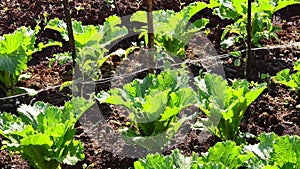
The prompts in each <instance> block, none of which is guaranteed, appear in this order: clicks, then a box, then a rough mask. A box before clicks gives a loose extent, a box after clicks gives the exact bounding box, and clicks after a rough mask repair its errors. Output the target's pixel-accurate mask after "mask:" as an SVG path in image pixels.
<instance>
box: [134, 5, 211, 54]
mask: <svg viewBox="0 0 300 169" xmlns="http://www.w3.org/2000/svg"><path fill="white" fill-rule="evenodd" d="M206 7H207V4H206V3H204V2H194V3H191V4H190V5H188V6H187V7H184V8H183V9H182V10H181V11H179V12H175V11H172V10H158V11H153V27H154V38H155V39H154V41H155V44H156V45H158V46H159V47H162V48H163V49H164V50H166V51H168V52H171V53H173V54H174V55H176V56H179V57H184V56H185V46H186V44H187V43H188V42H189V40H190V39H191V38H192V37H193V36H194V35H195V34H196V33H197V32H199V31H200V30H202V29H204V28H205V27H206V25H207V23H208V22H209V20H208V19H206V18H202V19H199V20H196V21H195V22H193V23H190V20H191V18H192V17H193V16H194V15H195V14H196V13H198V12H199V11H201V10H203V9H204V8H206ZM130 21H131V22H141V23H145V24H147V13H146V12H145V11H138V12H136V13H134V14H133V15H132V17H131V19H130ZM138 32H139V33H140V37H145V40H146V44H147V43H148V32H147V26H144V27H142V28H140V29H138Z"/></svg>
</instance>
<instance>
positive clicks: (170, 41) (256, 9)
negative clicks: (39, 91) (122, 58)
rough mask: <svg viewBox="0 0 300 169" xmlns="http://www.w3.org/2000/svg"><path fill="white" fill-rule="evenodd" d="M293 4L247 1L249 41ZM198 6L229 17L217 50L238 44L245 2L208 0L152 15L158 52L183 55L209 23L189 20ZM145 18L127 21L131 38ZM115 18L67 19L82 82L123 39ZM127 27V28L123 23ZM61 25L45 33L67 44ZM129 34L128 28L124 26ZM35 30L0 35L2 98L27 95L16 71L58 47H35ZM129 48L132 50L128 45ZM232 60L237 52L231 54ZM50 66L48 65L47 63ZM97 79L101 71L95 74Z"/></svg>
mask: <svg viewBox="0 0 300 169" xmlns="http://www.w3.org/2000/svg"><path fill="white" fill-rule="evenodd" d="M296 3H299V1H297V0H296V1H295V0H293V1H290V0H289V1H288V0H280V1H278V0H272V1H266V0H255V1H254V2H253V3H252V9H253V11H252V16H251V19H252V32H251V33H252V43H253V44H254V45H255V46H260V44H259V42H260V40H262V39H264V38H267V39H270V38H271V37H277V35H276V32H277V31H278V30H279V28H277V27H273V26H272V23H271V18H272V15H273V13H274V12H276V11H278V10H280V9H282V8H284V7H286V6H288V5H292V4H296ZM204 8H211V9H213V14H215V15H218V16H219V17H220V18H221V19H230V20H233V21H234V23H233V24H230V25H228V26H227V27H226V29H225V30H224V32H223V34H222V37H221V46H222V47H224V48H227V47H230V46H232V45H234V44H236V43H241V42H244V39H246V36H247V31H246V24H247V1H246V0H243V1H237V0H233V1H231V0H225V1H219V0H211V1H210V3H209V4H206V3H204V2H195V3H192V4H190V5H189V6H186V7H184V8H183V9H182V10H181V11H179V12H174V11H172V10H158V11H154V12H153V19H154V21H153V26H154V29H155V34H154V35H155V39H154V41H155V45H156V48H162V49H164V50H166V51H168V52H171V53H172V54H174V55H175V56H178V57H184V56H185V46H186V44H187V43H188V42H189V40H190V38H192V37H193V36H194V35H195V33H197V32H199V31H200V30H203V29H205V28H206V25H207V24H208V23H209V19H206V18H202V19H199V20H196V21H193V22H192V24H191V19H192V17H193V16H194V15H195V14H196V13H198V12H199V11H201V10H203V9H204ZM146 21H147V16H146V12H144V11H137V12H136V13H134V14H133V15H132V16H131V19H130V22H132V23H134V22H140V23H144V26H139V27H135V28H134V29H133V30H135V33H136V34H139V35H140V38H143V39H144V40H145V44H147V43H148V34H147V33H148V32H147V26H146V24H147V23H146ZM120 24H121V18H119V17H117V16H111V17H109V18H107V19H106V21H105V23H104V24H102V25H97V26H94V25H82V23H81V22H78V21H73V23H72V25H73V30H74V39H75V44H76V49H77V53H78V54H77V57H76V63H77V64H78V66H79V69H80V70H81V72H82V74H83V75H82V77H84V76H87V77H88V79H94V80H95V79H98V78H99V68H100V67H101V66H102V64H103V63H104V62H105V61H106V60H107V59H108V58H109V57H110V56H111V55H109V54H108V51H109V46H110V44H112V43H113V42H115V41H120V40H121V39H122V38H124V37H126V35H128V30H129V28H127V27H125V26H121V25H120ZM128 25H132V24H128ZM66 27H67V26H66V23H64V22H63V21H62V20H59V19H53V20H50V21H49V22H48V23H47V26H46V27H45V29H53V30H55V31H58V32H59V33H60V34H61V35H62V37H63V39H64V40H66V41H68V40H69V37H68V33H67V31H66V30H67V28H66ZM130 30H132V28H130ZM39 31H40V27H38V26H37V27H36V28H35V30H31V29H30V28H26V27H21V28H20V29H18V30H16V31H15V32H14V33H12V34H7V35H3V36H1V38H0V50H1V51H0V88H1V89H2V90H4V91H5V95H6V96H10V95H14V94H17V93H20V92H24V90H27V92H32V90H29V89H24V88H20V87H16V84H17V82H18V81H19V80H20V79H22V78H30V75H29V76H28V75H23V74H22V72H23V71H24V70H26V69H27V63H28V61H29V60H30V59H31V56H32V54H33V53H35V52H37V51H40V50H42V49H43V48H45V47H48V46H52V45H61V44H60V43H58V42H52V41H51V40H49V41H50V42H49V43H48V44H42V43H40V44H36V42H35V41H36V35H37V33H38V32H39ZM133 48H134V47H133ZM133 48H129V49H128V50H125V51H124V50H119V51H117V52H116V54H119V55H127V54H128V53H129V52H130V51H132V50H133ZM232 54H233V55H235V56H238V55H240V53H239V52H233V53H232ZM54 59H56V60H58V61H60V62H63V61H66V60H71V55H70V53H60V54H56V56H55V57H54ZM52 62H53V61H52ZM100 75H101V72H100Z"/></svg>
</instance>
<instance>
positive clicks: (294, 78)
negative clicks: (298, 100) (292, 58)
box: [274, 59, 300, 94]
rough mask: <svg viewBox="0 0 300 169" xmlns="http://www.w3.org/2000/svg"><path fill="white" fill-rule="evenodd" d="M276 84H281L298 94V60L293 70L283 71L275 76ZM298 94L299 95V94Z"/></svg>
mask: <svg viewBox="0 0 300 169" xmlns="http://www.w3.org/2000/svg"><path fill="white" fill-rule="evenodd" d="M274 81H275V82H276V83H280V84H283V85H285V86H288V87H290V88H292V90H295V91H296V92H297V93H299V92H300V59H299V60H297V61H296V62H295V64H294V67H293V70H292V71H291V70H290V69H284V70H281V71H280V72H278V73H277V74H276V76H275V77H274ZM299 94H300V93H299Z"/></svg>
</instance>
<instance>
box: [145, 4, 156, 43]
mask: <svg viewBox="0 0 300 169" xmlns="http://www.w3.org/2000/svg"><path fill="white" fill-rule="evenodd" d="M145 2H146V7H147V23H148V48H154V27H153V14H152V11H153V2H152V0H145Z"/></svg>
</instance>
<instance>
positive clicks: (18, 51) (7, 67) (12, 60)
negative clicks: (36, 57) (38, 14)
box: [0, 26, 61, 96]
mask: <svg viewBox="0 0 300 169" xmlns="http://www.w3.org/2000/svg"><path fill="white" fill-rule="evenodd" d="M39 30H40V28H39V27H38V26H37V27H36V28H35V30H32V29H31V28H29V27H20V28H19V29H17V30H16V31H15V32H13V33H11V34H5V35H3V36H0V88H1V89H2V90H4V91H5V93H6V95H7V96H10V95H14V94H15V93H18V92H24V88H23V89H21V88H17V87H16V84H17V82H18V81H19V78H20V75H21V74H22V72H23V71H25V70H26V69H27V62H28V61H29V60H30V59H31V57H32V54H33V53H35V52H38V51H41V50H42V49H43V48H46V47H48V46H53V45H61V44H60V43H58V42H49V43H47V44H43V43H39V44H38V48H35V47H34V46H35V41H36V35H37V33H38V32H39Z"/></svg>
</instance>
